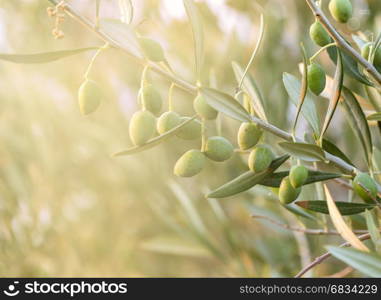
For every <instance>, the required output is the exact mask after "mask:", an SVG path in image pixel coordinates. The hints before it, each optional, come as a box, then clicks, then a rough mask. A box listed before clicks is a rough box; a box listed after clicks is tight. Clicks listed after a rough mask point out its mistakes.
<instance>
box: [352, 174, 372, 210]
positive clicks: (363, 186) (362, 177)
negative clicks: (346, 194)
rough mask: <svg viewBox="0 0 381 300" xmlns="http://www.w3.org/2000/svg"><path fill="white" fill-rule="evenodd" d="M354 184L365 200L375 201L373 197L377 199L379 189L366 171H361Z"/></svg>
mask: <svg viewBox="0 0 381 300" xmlns="http://www.w3.org/2000/svg"><path fill="white" fill-rule="evenodd" d="M352 186H353V189H354V191H355V192H356V193H357V195H359V196H360V197H361V198H362V199H363V200H364V201H365V202H369V203H374V201H373V199H376V197H377V192H378V190H377V185H376V183H375V182H374V180H373V179H372V177H370V176H369V175H368V174H366V173H359V174H357V176H356V177H355V179H354V180H353V184H352ZM372 198H373V199H372Z"/></svg>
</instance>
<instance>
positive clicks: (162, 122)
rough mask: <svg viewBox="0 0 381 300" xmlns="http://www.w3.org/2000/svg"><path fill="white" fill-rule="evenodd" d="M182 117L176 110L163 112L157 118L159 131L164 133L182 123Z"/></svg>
mask: <svg viewBox="0 0 381 300" xmlns="http://www.w3.org/2000/svg"><path fill="white" fill-rule="evenodd" d="M180 123H181V117H180V116H179V115H178V114H177V113H175V112H174V111H167V112H165V113H163V114H162V115H161V116H160V118H159V119H158V120H157V125H156V128H157V131H158V132H159V134H164V133H166V132H167V131H169V130H171V129H173V128H174V127H176V126H178V125H180Z"/></svg>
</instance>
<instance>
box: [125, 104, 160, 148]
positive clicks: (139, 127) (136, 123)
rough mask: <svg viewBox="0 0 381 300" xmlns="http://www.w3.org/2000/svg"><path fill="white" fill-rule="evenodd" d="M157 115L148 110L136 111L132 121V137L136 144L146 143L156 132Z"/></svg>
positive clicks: (130, 129) (130, 128)
mask: <svg viewBox="0 0 381 300" xmlns="http://www.w3.org/2000/svg"><path fill="white" fill-rule="evenodd" d="M155 125H156V120H155V116H154V115H153V114H152V113H151V112H149V111H148V110H141V111H137V112H136V113H134V115H133V116H132V118H131V121H130V127H129V132H130V138H131V141H132V142H133V144H134V145H142V144H144V143H146V142H147V141H148V140H149V139H151V138H152V136H153V135H154V133H155V127H156V126H155Z"/></svg>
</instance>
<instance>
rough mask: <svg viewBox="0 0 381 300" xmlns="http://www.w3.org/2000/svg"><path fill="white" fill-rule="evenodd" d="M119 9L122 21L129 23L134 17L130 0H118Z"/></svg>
mask: <svg viewBox="0 0 381 300" xmlns="http://www.w3.org/2000/svg"><path fill="white" fill-rule="evenodd" d="M119 9H120V14H121V20H122V22H123V23H126V24H131V22H132V19H133V18H134V6H133V5H132V1H131V0H119Z"/></svg>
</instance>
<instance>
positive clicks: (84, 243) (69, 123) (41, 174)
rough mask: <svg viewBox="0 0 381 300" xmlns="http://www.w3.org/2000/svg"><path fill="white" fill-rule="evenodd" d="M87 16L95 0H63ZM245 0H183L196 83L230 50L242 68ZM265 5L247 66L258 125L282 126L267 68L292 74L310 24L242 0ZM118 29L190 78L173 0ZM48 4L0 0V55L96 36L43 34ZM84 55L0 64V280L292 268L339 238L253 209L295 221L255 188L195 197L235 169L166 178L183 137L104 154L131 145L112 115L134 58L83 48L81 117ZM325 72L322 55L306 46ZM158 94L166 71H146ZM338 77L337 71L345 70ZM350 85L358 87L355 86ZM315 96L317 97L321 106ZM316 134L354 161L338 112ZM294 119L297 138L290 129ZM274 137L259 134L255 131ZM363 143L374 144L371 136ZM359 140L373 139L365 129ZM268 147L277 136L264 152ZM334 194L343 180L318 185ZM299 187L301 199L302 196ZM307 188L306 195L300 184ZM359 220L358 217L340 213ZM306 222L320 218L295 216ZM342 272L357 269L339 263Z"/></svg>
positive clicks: (297, 8)
mask: <svg viewBox="0 0 381 300" xmlns="http://www.w3.org/2000/svg"><path fill="white" fill-rule="evenodd" d="M67 2H68V3H70V4H71V5H73V7H75V8H76V9H77V10H78V11H79V12H81V13H82V14H83V15H85V16H87V17H89V18H91V19H94V14H95V4H94V2H95V1H92V0H86V1H77V0H69V1H67ZM254 2H256V1H249V0H231V1H230V0H229V1H223V0H219V1H216V0H209V1H197V4H198V7H199V8H200V9H201V12H202V16H203V23H204V29H205V43H206V46H205V49H206V54H205V55H206V57H205V66H204V72H203V77H204V78H203V79H204V81H205V82H208V81H209V78H213V79H214V80H213V81H215V82H216V83H217V86H218V87H219V88H220V89H221V90H223V91H225V92H227V93H230V94H232V93H234V89H235V87H236V85H237V83H236V81H235V77H234V73H233V70H232V68H231V62H232V61H237V62H239V63H240V64H242V65H246V63H247V61H248V59H249V58H250V55H251V52H252V50H253V48H254V46H255V44H256V41H257V38H258V31H259V13H258V10H257V6H255V5H254V4H253V3H254ZM257 2H258V3H259V4H260V5H261V6H262V7H263V8H264V10H265V14H266V31H265V38H264V44H263V45H262V48H261V51H260V52H259V54H258V56H257V58H256V60H255V63H254V65H253V67H252V68H251V70H250V73H251V75H252V76H253V77H254V78H255V79H256V81H257V83H258V85H259V86H260V89H261V92H262V94H263V97H264V99H265V100H266V112H267V116H268V117H269V122H271V123H273V124H274V125H276V126H278V127H280V128H282V129H286V130H287V129H289V128H290V126H291V125H290V124H292V121H293V117H294V115H295V108H294V106H292V104H291V103H290V102H289V100H288V95H287V93H286V91H285V89H284V87H283V84H282V74H283V72H288V73H292V74H294V75H295V76H299V77H300V73H299V71H298V64H299V63H300V62H301V53H300V47H299V45H300V42H303V43H304V45H305V47H306V49H307V52H308V53H309V54H310V55H312V54H313V53H314V52H316V50H317V48H316V46H314V45H313V43H312V41H310V39H309V36H308V28H309V26H310V24H311V23H312V22H313V21H314V18H313V16H312V13H311V12H310V10H309V9H308V7H307V5H306V3H305V1H299V0H262V1H257ZM133 3H134V9H135V14H134V25H135V26H137V31H138V32H139V33H141V34H144V35H146V36H149V37H151V38H153V39H155V40H157V41H159V42H160V43H161V45H162V46H163V48H164V49H165V51H166V56H167V58H168V60H169V61H170V63H171V65H172V67H173V68H174V69H175V70H176V72H177V73H179V74H181V76H182V77H183V78H186V79H188V80H189V81H193V80H194V78H193V60H194V55H193V40H192V32H191V27H190V25H189V21H188V19H187V17H186V14H185V11H184V8H183V6H182V1H179V0H173V1H170V0H167V1H164V0H160V1H159V0H144V1H133ZM352 3H353V5H354V7H355V16H354V18H353V19H352V20H351V22H350V23H349V24H347V25H342V26H341V27H340V30H343V31H344V32H351V31H353V32H356V31H358V30H361V31H363V32H364V34H367V33H368V32H369V31H370V30H373V31H374V32H375V33H376V34H377V33H379V30H380V28H381V3H380V2H379V1H377V0H368V1H365V0H354V1H352ZM48 6H50V3H49V1H33V0H21V1H11V0H0V52H2V53H37V52H45V51H53V50H63V49H73V48H81V47H87V46H98V47H99V46H102V45H103V42H102V41H100V40H99V38H98V37H97V36H96V35H95V34H93V33H92V32H90V31H88V30H87V29H86V28H84V27H82V26H81V25H80V24H78V23H77V22H76V21H74V20H72V19H71V18H69V17H67V18H66V20H65V22H64V23H63V24H62V26H61V28H62V30H63V31H64V33H65V37H64V38H63V39H59V40H56V39H54V38H53V36H52V34H51V31H52V29H53V20H52V19H51V18H49V17H48V16H47V13H46V9H47V7H48ZM101 17H102V18H103V17H104V18H118V17H119V10H118V1H111V0H104V1H102V4H101ZM93 54H94V52H86V53H83V54H79V55H75V56H71V57H68V58H65V59H62V60H58V61H56V62H52V63H48V64H37V65H36V64H30V65H24V64H12V63H10V62H5V61H0V144H1V147H0V275H1V276H255V277H273V276H275V277H278V276H279V277H284V276H294V275H295V274H296V273H297V272H298V271H299V270H300V269H301V268H302V265H305V264H306V263H308V262H310V261H312V260H313V259H314V258H315V257H316V256H319V255H321V254H323V253H324V252H325V251H326V250H325V248H324V247H325V246H326V245H339V244H341V243H342V242H343V240H342V238H341V237H339V236H306V235H304V234H302V233H297V232H293V231H290V230H287V229H284V228H281V227H279V226H276V225H275V224H272V223H271V222H268V221H266V220H260V219H255V218H252V217H251V215H252V214H256V215H264V216H267V217H270V218H272V219H274V220H278V221H279V222H280V223H284V224H285V223H287V224H290V225H291V226H297V227H300V226H302V225H301V220H300V219H299V217H296V216H295V215H293V214H291V213H290V212H289V211H287V210H286V209H284V208H283V207H281V206H280V205H279V201H278V199H277V197H276V195H275V194H274V193H273V192H272V191H271V189H268V188H264V187H261V186H258V187H255V188H253V189H251V190H250V191H248V192H245V193H242V194H240V195H239V196H235V197H232V198H227V199H222V200H213V199H208V200H207V199H205V197H204V195H205V193H206V192H207V191H209V190H211V189H213V188H216V187H217V186H220V185H221V184H223V183H224V182H226V181H228V180H230V179H232V178H234V177H236V176H237V175H238V174H241V173H242V172H243V171H245V170H247V166H246V159H247V156H246V155H242V154H240V153H236V154H235V155H234V157H233V158H232V159H231V160H229V161H228V162H227V163H225V164H212V163H208V165H207V168H206V169H205V170H203V172H202V173H201V174H200V175H198V176H196V177H194V178H191V179H179V178H176V177H175V176H174V175H173V174H172V169H173V165H174V163H175V162H176V160H177V159H178V157H179V156H180V155H181V154H182V153H183V152H185V151H186V150H188V149H190V148H191V147H198V145H199V142H186V141H179V140H176V139H172V140H170V141H168V142H167V143H165V144H162V145H160V146H159V147H157V148H155V149H151V150H149V151H146V152H142V153H139V154H136V155H135V156H127V157H120V158H112V157H111V154H112V153H114V152H116V151H119V150H121V149H124V148H126V147H128V146H129V145H131V142H130V140H129V137H128V121H129V119H130V117H131V115H132V114H133V112H134V111H136V110H137V92H138V89H139V86H140V77H141V72H142V66H141V65H138V64H137V63H136V62H135V61H134V60H132V59H130V58H129V57H128V56H127V55H124V54H123V53H121V52H120V51H118V50H115V49H109V50H107V51H104V52H102V53H101V55H100V56H99V57H98V58H97V60H96V62H95V64H94V67H93V70H92V78H94V79H96V80H97V82H98V83H99V84H100V85H101V86H102V88H103V89H104V90H105V91H106V99H105V100H106V101H104V102H103V103H102V105H101V107H100V109H99V110H98V111H97V112H96V113H94V114H91V115H89V116H86V117H84V116H81V115H80V113H79V110H78V104H77V91H78V87H79V85H80V84H81V82H82V81H83V75H84V72H85V71H86V68H87V66H88V64H89V61H90V59H91V57H92V55H93ZM320 63H321V64H322V65H324V67H325V69H326V71H327V73H328V74H330V75H331V76H332V74H333V73H334V66H333V65H332V63H331V62H330V61H329V58H328V57H327V55H326V54H324V55H322V56H321V58H320ZM150 76H151V78H152V81H153V82H155V84H156V86H157V87H158V88H159V89H160V92H161V94H162V96H163V98H164V99H165V98H166V97H167V94H168V88H169V84H170V83H169V82H168V81H166V80H165V79H163V78H162V77H160V76H158V75H156V74H154V73H151V74H150ZM349 82H350V79H349ZM358 92H359V93H361V91H358ZM191 100H192V98H191V97H190V96H189V95H187V94H186V93H185V92H182V91H181V90H180V89H176V90H175V95H174V106H175V109H176V110H177V111H179V112H182V113H183V114H184V115H189V116H191V115H193V114H194V113H193V108H192V101H191ZM327 104H328V102H327V101H326V100H325V99H323V98H317V106H318V107H319V108H320V109H321V110H324V109H325V108H326V106H327ZM334 122H335V123H334V125H332V126H331V127H330V129H329V131H328V132H327V134H328V137H329V139H330V140H332V141H335V144H337V145H339V146H340V147H341V149H342V150H343V151H344V152H345V153H346V154H347V156H349V157H350V158H351V159H352V160H353V161H355V162H356V163H357V164H358V166H359V167H361V166H365V162H364V158H363V155H362V150H361V147H360V146H359V144H358V143H356V142H354V140H355V137H354V134H353V132H352V131H351V129H350V128H349V126H348V124H347V123H346V121H345V120H344V119H343V118H342V117H340V115H339V116H338V117H337V118H335V120H334ZM222 126H223V127H222V132H223V135H224V136H225V137H227V138H228V139H229V140H230V141H231V142H233V143H234V144H235V145H236V137H235V136H236V132H237V129H238V126H239V123H238V122H236V121H233V120H230V119H228V118H224V117H223V122H222ZM306 127H307V125H306V122H305V121H304V120H302V121H301V125H300V126H299V131H298V133H299V134H301V135H302V134H303V133H304V131H305V130H306ZM276 140H277V138H276V137H274V136H272V135H270V134H267V135H266V142H268V143H270V144H274V141H276ZM377 142H378V143H377ZM375 145H376V146H377V147H380V146H381V145H380V144H379V139H375ZM274 151H275V152H277V148H275V150H274ZM330 184H331V185H332V187H333V191H334V195H335V197H337V199H342V198H344V199H346V197H347V193H348V192H347V190H346V189H344V188H343V187H341V186H340V185H337V184H335V183H330ZM311 189H313V187H310V189H308V188H307V189H304V190H303V194H302V196H301V198H303V197H305V198H306V197H307V198H308V197H309V193H310V192H311V191H310V190H311ZM311 193H312V192H311ZM352 222H353V223H355V224H356V227H357V228H358V229H366V226H365V221H364V217H363V216H362V215H358V216H356V217H353V218H352ZM303 223H304V224H306V225H307V226H308V227H310V228H321V226H320V225H319V224H318V223H316V222H312V221H308V220H307V221H305V220H303ZM345 267H346V265H345V264H344V263H342V262H340V261H338V260H336V259H335V258H330V260H329V261H328V263H323V264H322V265H320V266H317V267H316V268H314V270H313V272H311V273H309V274H308V275H309V276H327V275H331V274H334V273H336V272H338V271H340V270H342V269H344V268H345ZM347 276H361V274H360V273H357V272H356V271H353V272H351V273H349V274H348V275H347Z"/></svg>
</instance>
